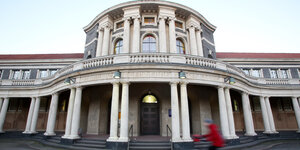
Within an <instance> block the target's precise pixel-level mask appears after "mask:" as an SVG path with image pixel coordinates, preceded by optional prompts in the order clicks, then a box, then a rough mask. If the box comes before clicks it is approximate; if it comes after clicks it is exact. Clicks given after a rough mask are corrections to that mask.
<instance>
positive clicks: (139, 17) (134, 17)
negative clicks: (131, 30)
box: [131, 15, 141, 20]
mask: <svg viewBox="0 0 300 150" xmlns="http://www.w3.org/2000/svg"><path fill="white" fill-rule="evenodd" d="M131 18H132V19H138V20H140V19H141V16H140V15H133V16H131Z"/></svg>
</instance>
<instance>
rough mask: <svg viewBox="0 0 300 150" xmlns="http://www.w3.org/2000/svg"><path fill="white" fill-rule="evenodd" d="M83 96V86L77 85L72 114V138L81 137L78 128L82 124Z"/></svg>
mask: <svg viewBox="0 0 300 150" xmlns="http://www.w3.org/2000/svg"><path fill="white" fill-rule="evenodd" d="M81 97H82V87H76V94H75V101H74V108H73V109H74V110H73V115H72V126H71V135H70V137H69V138H70V139H78V138H80V137H79V135H78V129H79V125H80V112H81Z"/></svg>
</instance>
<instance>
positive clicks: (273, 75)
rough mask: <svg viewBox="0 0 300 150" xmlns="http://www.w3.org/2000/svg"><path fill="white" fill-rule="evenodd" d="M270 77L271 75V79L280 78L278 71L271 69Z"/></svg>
mask: <svg viewBox="0 0 300 150" xmlns="http://www.w3.org/2000/svg"><path fill="white" fill-rule="evenodd" d="M270 75H271V78H273V79H276V78H278V75H277V70H276V69H271V70H270Z"/></svg>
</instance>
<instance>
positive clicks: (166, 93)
mask: <svg viewBox="0 0 300 150" xmlns="http://www.w3.org/2000/svg"><path fill="white" fill-rule="evenodd" d="M215 30H216V27H215V26H214V25H212V24H211V23H210V22H208V21H207V20H206V19H205V18H204V17H203V16H202V15H201V14H200V13H199V12H197V11H195V10H193V9H191V8H189V7H186V6H183V5H180V4H177V3H173V2H167V1H157V0H149V1H148V0H147V1H131V2H126V3H121V4H119V5H116V6H113V7H111V8H108V9H106V10H105V11H103V12H102V13H100V14H99V15H97V16H96V17H95V18H94V19H93V20H92V21H91V22H90V23H89V24H88V25H87V26H86V27H84V31H85V32H86V44H85V50H84V53H83V54H45V55H40V54H35V55H0V75H1V76H0V77H1V80H0V85H1V86H0V97H1V98H0V108H1V113H0V131H1V132H4V131H22V132H23V133H24V134H35V133H37V132H38V131H41V132H45V133H44V135H45V136H53V135H56V133H57V132H63V133H64V134H63V135H62V139H65V140H75V139H79V138H81V137H80V135H79V134H78V133H79V132H78V131H80V133H83V134H88V135H108V138H107V142H108V143H109V144H108V145H110V146H111V147H113V146H116V143H118V144H119V143H124V144H126V143H127V142H128V141H129V132H132V134H133V136H144V135H159V136H163V137H164V136H167V134H168V132H169V131H170V130H171V132H172V137H171V141H172V142H173V143H177V144H179V145H183V146H184V145H188V144H187V143H192V139H191V135H192V134H205V133H207V129H206V127H205V126H204V125H203V121H204V120H205V119H213V120H214V121H215V123H216V124H218V125H219V126H220V130H221V132H222V135H223V136H224V138H226V139H238V138H239V137H238V136H237V134H236V133H237V132H244V134H245V135H247V136H255V135H256V132H258V131H263V132H264V133H265V134H276V133H278V132H279V131H283V130H294V131H295V132H296V131H299V126H300V109H299V102H300V99H299V97H300V70H299V69H300V54H273V53H216V50H215V44H214V38H213V33H214V31H215ZM129 129H131V130H129Z"/></svg>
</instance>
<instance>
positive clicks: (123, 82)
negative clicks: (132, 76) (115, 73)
mask: <svg viewBox="0 0 300 150" xmlns="http://www.w3.org/2000/svg"><path fill="white" fill-rule="evenodd" d="M120 83H121V84H122V85H123V84H127V85H130V82H129V81H121V82H120Z"/></svg>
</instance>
